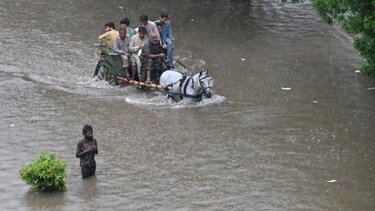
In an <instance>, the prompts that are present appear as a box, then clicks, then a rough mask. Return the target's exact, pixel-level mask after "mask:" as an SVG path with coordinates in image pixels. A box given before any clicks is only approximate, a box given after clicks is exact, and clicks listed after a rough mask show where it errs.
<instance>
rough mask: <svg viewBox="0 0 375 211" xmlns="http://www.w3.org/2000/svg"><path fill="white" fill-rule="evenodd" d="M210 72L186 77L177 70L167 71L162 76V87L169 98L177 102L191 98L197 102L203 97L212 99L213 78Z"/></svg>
mask: <svg viewBox="0 0 375 211" xmlns="http://www.w3.org/2000/svg"><path fill="white" fill-rule="evenodd" d="M207 72H208V71H204V72H202V71H201V72H199V73H197V74H195V75H188V76H185V75H183V74H182V73H180V72H177V71H176V70H167V71H165V72H163V74H162V75H161V76H160V85H162V86H164V87H165V90H166V91H167V93H168V97H170V98H172V99H173V100H175V101H176V102H178V101H180V100H182V99H183V98H190V99H192V100H193V101H195V102H199V101H201V100H202V95H204V96H205V97H206V98H211V87H212V85H213V78H212V77H211V76H208V75H207Z"/></svg>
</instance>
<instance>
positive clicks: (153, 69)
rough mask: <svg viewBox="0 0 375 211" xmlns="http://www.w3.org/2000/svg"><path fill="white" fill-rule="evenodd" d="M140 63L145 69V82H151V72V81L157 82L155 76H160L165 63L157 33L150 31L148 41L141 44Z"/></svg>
mask: <svg viewBox="0 0 375 211" xmlns="http://www.w3.org/2000/svg"><path fill="white" fill-rule="evenodd" d="M141 63H142V67H141V68H145V69H146V73H147V79H146V83H151V74H152V81H153V82H154V83H157V77H160V75H161V73H162V72H163V71H164V70H165V64H166V63H167V61H166V59H165V54H164V51H163V48H162V46H161V44H160V40H159V39H158V36H157V34H155V33H151V34H150V41H148V42H147V43H146V44H145V45H144V46H143V48H142V54H141Z"/></svg>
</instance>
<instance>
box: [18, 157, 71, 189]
mask: <svg viewBox="0 0 375 211" xmlns="http://www.w3.org/2000/svg"><path fill="white" fill-rule="evenodd" d="M67 166H68V165H67V164H66V163H64V162H60V161H59V160H58V159H57V158H56V154H54V153H50V154H48V155H46V154H45V153H44V152H41V153H40V154H39V159H38V160H34V161H32V162H31V163H30V164H28V165H26V166H23V167H22V168H21V170H20V171H19V173H20V176H21V179H22V180H23V181H24V182H25V183H26V184H28V185H31V189H32V190H33V191H37V192H39V191H42V192H50V191H64V190H66V187H65V181H66V178H67V174H66V169H67Z"/></svg>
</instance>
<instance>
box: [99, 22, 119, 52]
mask: <svg viewBox="0 0 375 211" xmlns="http://www.w3.org/2000/svg"><path fill="white" fill-rule="evenodd" d="M104 30H105V33H104V34H102V35H100V36H99V37H98V41H99V43H100V44H102V45H104V46H106V47H107V48H109V49H113V42H114V40H115V38H116V37H117V36H118V31H116V30H115V24H114V23H112V22H109V23H106V24H105V25H104Z"/></svg>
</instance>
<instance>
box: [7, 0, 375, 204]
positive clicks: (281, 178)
mask: <svg viewBox="0 0 375 211" xmlns="http://www.w3.org/2000/svg"><path fill="white" fill-rule="evenodd" d="M161 10H167V11H168V12H169V14H170V16H171V18H170V19H171V21H172V25H173V26H172V27H173V33H174V36H175V42H174V44H175V56H176V57H178V58H180V59H181V61H183V62H184V63H185V64H186V65H188V66H189V67H190V68H191V70H192V71H193V72H194V71H197V70H199V69H208V70H209V74H210V75H212V76H213V77H214V79H215V84H214V87H213V90H214V96H213V98H211V99H204V100H203V102H201V103H199V104H198V105H194V104H190V103H185V102H182V103H178V104H174V103H171V102H169V101H167V100H166V99H165V98H164V96H162V95H161V94H159V93H154V92H146V93H144V92H141V91H139V90H136V89H135V88H132V87H111V86H109V85H107V84H106V83H102V82H97V81H94V80H92V75H93V72H94V68H95V65H96V62H97V59H98V53H99V52H98V50H96V49H95V48H94V46H93V44H94V43H95V42H96V40H97V37H98V35H100V34H101V33H102V32H103V26H104V23H106V22H108V21H114V22H115V23H116V24H117V25H118V23H119V20H120V19H121V18H122V17H128V18H129V19H130V21H131V23H130V24H131V26H133V27H136V26H137V24H139V22H138V17H139V15H141V14H147V15H148V16H149V17H150V19H156V18H157V17H158V15H159V13H160V11H161ZM0 28H1V30H0V48H1V51H0V58H1V59H0V87H1V88H0V117H1V118H0V137H1V141H0V145H1V147H0V160H1V164H0V178H1V182H0V191H1V196H0V208H1V210H43V209H44V210H374V209H375V200H374V198H375V169H374V168H375V166H374V160H375V154H374V150H375V143H374V140H375V139H374V137H375V130H374V128H375V109H374V105H375V90H371V89H370V90H369V88H371V87H375V80H374V78H370V77H367V76H364V75H360V74H356V73H355V70H357V69H358V68H359V65H358V64H359V63H360V58H359V57H358V55H357V53H356V52H355V51H354V50H353V48H352V46H351V40H350V39H349V38H348V37H347V36H346V35H345V34H344V33H343V32H342V31H341V30H340V29H339V27H337V26H329V25H325V24H322V23H321V22H320V19H319V18H318V16H317V15H316V13H315V12H314V10H313V9H312V8H311V6H310V5H309V4H308V3H302V4H296V5H295V4H281V3H280V2H279V1H278V0H268V1H267V0H260V1H245V0H238V1H234V0H223V1H215V0H203V1H175V0H170V1H145V0H142V1H130V0H122V1H119V0H113V1H99V0H95V1H73V0H60V1H50V0H0ZM282 88H291V89H290V90H289V91H288V90H282ZM84 124H90V125H92V126H93V128H94V137H95V138H96V139H97V140H98V146H99V154H98V155H97V156H96V161H97V175H96V177H94V178H91V179H88V180H82V179H81V175H80V167H79V160H78V159H77V158H75V149H76V145H77V143H78V141H79V140H80V139H81V138H82V136H81V132H82V127H83V125H84ZM42 150H43V151H47V152H55V153H56V154H57V155H58V158H60V159H61V160H63V161H66V162H67V163H68V165H69V169H68V174H69V177H68V180H67V191H66V192H64V193H56V194H43V193H39V194H38V193H32V192H29V186H27V185H26V184H25V183H24V182H22V181H21V179H20V177H19V175H18V171H19V169H20V168H21V167H22V166H23V165H25V164H27V163H29V162H30V161H31V160H34V159H36V158H37V154H38V153H39V152H40V151H42ZM331 180H336V182H332V183H330V182H328V181H331Z"/></svg>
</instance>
